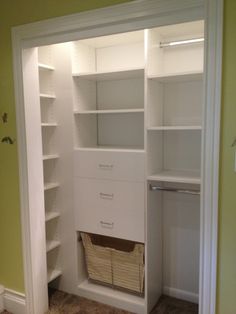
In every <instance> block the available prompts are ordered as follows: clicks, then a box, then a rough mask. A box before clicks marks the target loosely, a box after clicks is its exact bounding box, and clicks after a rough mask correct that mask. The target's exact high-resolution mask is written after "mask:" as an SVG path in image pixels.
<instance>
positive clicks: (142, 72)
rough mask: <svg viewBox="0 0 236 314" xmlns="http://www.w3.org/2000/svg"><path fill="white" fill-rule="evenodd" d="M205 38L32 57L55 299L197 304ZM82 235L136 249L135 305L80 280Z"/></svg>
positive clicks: (157, 37)
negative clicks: (62, 294)
mask: <svg viewBox="0 0 236 314" xmlns="http://www.w3.org/2000/svg"><path fill="white" fill-rule="evenodd" d="M203 34H204V24H203V22H202V21H195V22H189V23H183V24H177V25H170V26H162V27H157V28H152V29H147V30H142V31H135V32H129V33H123V34H115V35H108V36H103V37H97V38H90V39H83V40H79V41H74V42H70V43H64V44H58V45H52V46H47V47H40V48H38V59H37V63H38V69H39V85H40V92H39V98H40V106H41V121H40V122H41V133H42V148H43V149H42V150H43V156H42V163H43V169H44V199H45V233H46V238H47V243H46V252H45V254H46V255H47V263H48V269H49V270H48V281H49V282H51V283H52V284H53V285H54V286H57V287H58V288H59V289H61V290H64V291H66V292H70V293H73V294H77V295H80V296H83V297H87V298H91V299H94V300H96V301H100V302H102V303H107V304H110V305H113V306H116V307H120V308H123V309H126V310H129V311H131V312H134V313H140V314H147V313H149V312H150V311H151V309H152V308H153V306H154V305H155V304H156V302H157V300H158V298H159V297H160V295H161V294H162V293H165V294H168V295H171V296H175V297H179V298H182V299H185V300H188V301H193V302H197V301H198V281H199V241H200V197H199V195H200V190H201V175H200V173H201V171H200V169H201V137H202V132H201V131H202V120H203V119H202V107H203V100H202V96H203V59H204V58H203V51H204V43H203V40H202V38H203ZM199 38H201V40H199V41H198V42H191V41H190V42H188V40H191V39H199ZM183 40H184V41H185V43H183V42H182V41H183ZM186 41H187V42H186ZM173 43H174V44H173ZM81 232H86V233H90V234H96V235H100V236H106V237H110V238H118V239H122V240H129V241H132V242H135V243H139V244H142V245H143V246H144V251H145V253H144V256H143V259H144V263H145V276H144V277H145V279H144V281H145V282H144V291H143V293H142V294H141V295H135V294H132V293H130V292H128V291H120V290H116V289H113V288H112V287H108V286H101V285H98V284H96V283H94V282H92V281H91V280H89V276H88V272H87V267H86V262H85V254H84V247H83V243H82V241H81ZM55 279H57V280H55Z"/></svg>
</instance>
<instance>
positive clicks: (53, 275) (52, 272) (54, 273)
mask: <svg viewBox="0 0 236 314" xmlns="http://www.w3.org/2000/svg"><path fill="white" fill-rule="evenodd" d="M61 275H62V271H61V270H58V269H50V268H49V269H48V271H47V278H48V283H50V282H51V281H53V280H55V279H57V278H58V277H60V276H61Z"/></svg>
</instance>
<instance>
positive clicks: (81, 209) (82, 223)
mask: <svg viewBox="0 0 236 314" xmlns="http://www.w3.org/2000/svg"><path fill="white" fill-rule="evenodd" d="M74 169H75V172H74V175H75V177H74V189H75V190H74V195H75V222H76V229H77V230H78V231H83V232H89V233H95V234H101V235H105V236H110V237H115V238H121V239H127V240H132V241H135V242H144V152H142V151H138V152H131V151H128V152H124V151H115V152H113V151H90V150H83V151H75V156H74Z"/></svg>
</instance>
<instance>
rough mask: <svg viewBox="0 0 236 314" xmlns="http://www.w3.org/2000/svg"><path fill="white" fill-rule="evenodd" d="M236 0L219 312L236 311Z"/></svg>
mask: <svg viewBox="0 0 236 314" xmlns="http://www.w3.org/2000/svg"><path fill="white" fill-rule="evenodd" d="M235 31H236V1H235V0H225V8H224V45H223V93H222V122H221V127H222V129H221V163H220V170H221V171H220V203H219V208H220V210H219V258H218V261H219V265H218V292H217V293H218V295H217V296H218V298H217V301H218V304H217V308H218V314H235V313H236V173H235V172H233V167H234V151H235V149H236V147H235V148H232V147H231V144H232V142H233V139H234V137H235V136H236V36H235Z"/></svg>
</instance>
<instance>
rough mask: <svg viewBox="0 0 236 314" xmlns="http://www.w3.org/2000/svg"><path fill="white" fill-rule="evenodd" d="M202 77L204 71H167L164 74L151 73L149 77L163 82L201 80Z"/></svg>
mask: <svg viewBox="0 0 236 314" xmlns="http://www.w3.org/2000/svg"><path fill="white" fill-rule="evenodd" d="M202 78H203V72H202V71H193V72H181V73H167V74H164V75H149V76H148V79H151V80H156V81H159V82H161V83H168V82H170V83H171V82H185V81H188V82H189V81H199V80H201V79H202Z"/></svg>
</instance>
